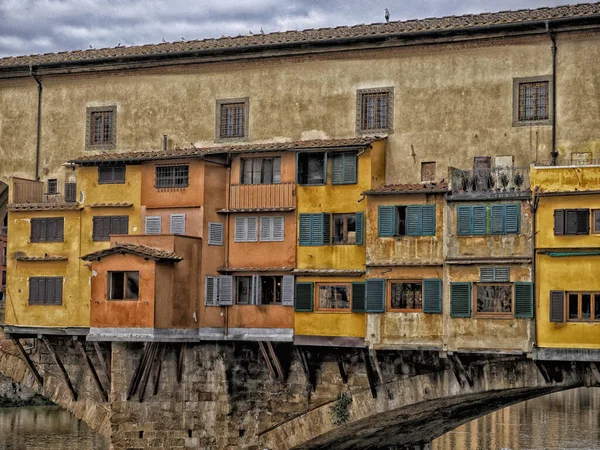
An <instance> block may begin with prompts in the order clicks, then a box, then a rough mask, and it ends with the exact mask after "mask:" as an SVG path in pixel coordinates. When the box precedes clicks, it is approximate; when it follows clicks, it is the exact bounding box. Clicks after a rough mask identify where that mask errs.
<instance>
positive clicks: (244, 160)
mask: <svg viewBox="0 0 600 450" xmlns="http://www.w3.org/2000/svg"><path fill="white" fill-rule="evenodd" d="M266 160H270V161H271V182H270V183H266V182H264V181H263V180H264V177H265V161H266ZM275 160H279V181H275ZM249 161H252V163H253V164H254V162H255V161H260V162H261V167H260V178H261V180H260V183H254V182H251V183H245V182H244V174H245V170H244V168H245V165H246V164H247V163H248V162H249ZM251 173H252V178H254V170H252V171H251ZM253 181H254V180H253ZM240 184H243V185H246V186H247V185H264V184H281V156H265V157H253V158H240Z"/></svg>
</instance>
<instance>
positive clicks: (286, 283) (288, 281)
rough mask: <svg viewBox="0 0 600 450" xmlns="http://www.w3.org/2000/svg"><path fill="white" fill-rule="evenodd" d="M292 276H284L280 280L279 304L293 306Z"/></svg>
mask: <svg viewBox="0 0 600 450" xmlns="http://www.w3.org/2000/svg"><path fill="white" fill-rule="evenodd" d="M294 280H295V277H294V275H284V276H283V277H282V280H281V304H282V305H283V306H294V287H295V282H294Z"/></svg>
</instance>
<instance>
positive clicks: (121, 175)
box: [113, 166, 126, 183]
mask: <svg viewBox="0 0 600 450" xmlns="http://www.w3.org/2000/svg"><path fill="white" fill-rule="evenodd" d="M125 170H126V169H125V166H115V167H113V181H114V182H115V183H125Z"/></svg>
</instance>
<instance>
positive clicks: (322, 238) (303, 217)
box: [298, 213, 331, 246]
mask: <svg viewBox="0 0 600 450" xmlns="http://www.w3.org/2000/svg"><path fill="white" fill-rule="evenodd" d="M298 227H299V231H298V241H299V244H300V246H316V245H329V244H330V242H331V214H329V213H318V214H300V216H299V220H298Z"/></svg>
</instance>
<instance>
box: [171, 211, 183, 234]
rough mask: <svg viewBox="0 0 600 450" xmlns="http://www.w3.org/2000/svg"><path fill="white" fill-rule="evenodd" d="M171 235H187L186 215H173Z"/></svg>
mask: <svg viewBox="0 0 600 450" xmlns="http://www.w3.org/2000/svg"><path fill="white" fill-rule="evenodd" d="M171 234H185V214H171Z"/></svg>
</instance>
